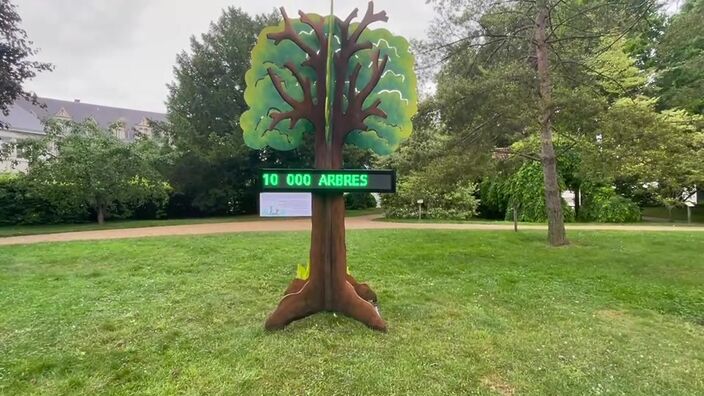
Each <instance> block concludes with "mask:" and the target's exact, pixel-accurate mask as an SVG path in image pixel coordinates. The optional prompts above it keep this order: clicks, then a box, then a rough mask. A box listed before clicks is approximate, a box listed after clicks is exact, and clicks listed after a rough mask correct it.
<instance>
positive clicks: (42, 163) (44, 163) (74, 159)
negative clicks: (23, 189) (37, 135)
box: [19, 121, 170, 224]
mask: <svg viewBox="0 0 704 396" xmlns="http://www.w3.org/2000/svg"><path fill="white" fill-rule="evenodd" d="M45 132H46V134H45V136H44V137H42V138H41V139H27V140H25V141H23V142H22V143H21V144H20V145H19V147H20V149H21V150H22V151H23V152H24V154H25V156H26V157H27V158H28V159H29V173H28V178H29V180H30V181H31V183H32V186H33V188H34V189H36V191H39V192H40V193H41V195H42V196H43V197H45V198H47V199H48V200H49V201H51V202H60V201H68V202H74V203H81V204H84V205H86V206H88V207H90V208H91V209H92V210H94V211H95V213H96V217H97V221H98V223H99V224H103V222H104V221H105V218H106V216H107V215H108V214H109V213H110V211H111V210H112V209H114V208H115V207H116V206H117V205H121V204H126V203H133V204H141V203H144V202H147V201H157V202H165V201H166V199H167V198H168V192H169V189H170V187H169V185H168V184H167V183H166V182H165V181H164V180H163V179H162V177H161V174H160V173H159V172H158V171H157V169H156V167H155V163H156V162H157V161H158V158H156V157H155V156H154V155H155V154H156V153H157V152H158V148H156V147H154V143H153V142H151V141H150V140H148V139H144V140H138V141H136V142H134V143H124V142H122V141H120V140H119V139H117V138H116V137H114V136H113V135H112V134H111V133H109V131H106V130H103V129H101V128H100V127H98V126H97V125H96V124H95V123H94V122H91V121H86V122H83V123H64V122H52V123H49V124H48V125H47V127H46V131H45Z"/></svg>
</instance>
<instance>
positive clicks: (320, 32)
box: [298, 11, 328, 48]
mask: <svg viewBox="0 0 704 396" xmlns="http://www.w3.org/2000/svg"><path fill="white" fill-rule="evenodd" d="M298 15H299V16H300V17H301V22H303V23H305V24H306V25H308V26H310V27H311V28H312V29H313V31H314V32H315V36H316V37H317V38H318V42H319V43H320V48H323V47H326V46H327V41H328V40H327V38H326V37H325V26H324V25H325V21H324V19H323V18H322V17H321V19H320V22H319V23H315V22H313V20H312V19H310V16H309V15H308V14H306V13H304V12H303V11H298Z"/></svg>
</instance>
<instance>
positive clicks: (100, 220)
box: [98, 205, 105, 225]
mask: <svg viewBox="0 0 704 396" xmlns="http://www.w3.org/2000/svg"><path fill="white" fill-rule="evenodd" d="M98 224H100V225H103V224H105V208H104V207H103V205H98Z"/></svg>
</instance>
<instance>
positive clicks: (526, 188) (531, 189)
mask: <svg viewBox="0 0 704 396" xmlns="http://www.w3.org/2000/svg"><path fill="white" fill-rule="evenodd" d="M503 188H504V189H505V191H504V192H502V194H505V195H506V196H508V197H509V202H508V204H507V206H506V217H505V219H506V220H513V208H514V206H515V207H516V208H518V221H527V222H536V223H538V222H545V221H547V213H546V210H545V184H544V181H543V168H542V166H541V165H540V164H539V163H537V162H529V163H525V164H523V166H521V168H520V169H519V170H518V172H516V173H515V174H513V175H512V176H511V177H510V178H509V179H508V180H507V182H506V184H505V185H504V186H503ZM564 189H565V186H564V184H563V183H562V181H560V190H564ZM562 213H563V216H564V218H565V221H566V222H568V221H574V210H573V209H572V208H571V207H570V206H569V205H567V202H565V201H564V200H562Z"/></svg>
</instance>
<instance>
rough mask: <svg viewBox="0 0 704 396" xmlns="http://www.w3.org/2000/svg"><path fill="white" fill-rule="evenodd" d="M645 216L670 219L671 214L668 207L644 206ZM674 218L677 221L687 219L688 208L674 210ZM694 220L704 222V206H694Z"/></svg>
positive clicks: (694, 221)
mask: <svg viewBox="0 0 704 396" xmlns="http://www.w3.org/2000/svg"><path fill="white" fill-rule="evenodd" d="M643 216H645V217H651V218H656V219H660V220H662V221H669V219H670V216H669V213H668V212H667V209H666V208H643ZM672 219H673V220H674V221H676V222H686V221H687V208H675V209H673V210H672ZM692 222H693V223H704V207H702V206H697V207H695V208H692Z"/></svg>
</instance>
